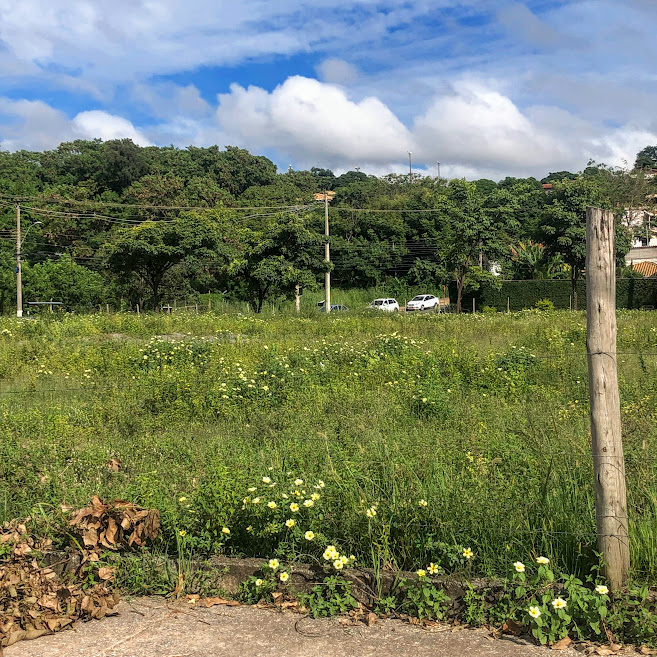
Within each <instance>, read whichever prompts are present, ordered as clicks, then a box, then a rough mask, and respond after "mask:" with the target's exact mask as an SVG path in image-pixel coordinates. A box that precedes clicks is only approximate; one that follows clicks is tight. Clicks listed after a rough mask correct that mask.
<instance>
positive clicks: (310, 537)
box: [303, 530, 315, 541]
mask: <svg viewBox="0 0 657 657" xmlns="http://www.w3.org/2000/svg"><path fill="white" fill-rule="evenodd" d="M303 537H304V538H305V539H306V540H307V541H312V540H313V538H315V532H311V531H310V530H308V531H307V532H306V533H305V534H304V535H303Z"/></svg>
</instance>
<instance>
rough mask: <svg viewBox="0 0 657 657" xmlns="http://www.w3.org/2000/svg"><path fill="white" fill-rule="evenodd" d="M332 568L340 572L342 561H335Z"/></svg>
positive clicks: (342, 566)
mask: <svg viewBox="0 0 657 657" xmlns="http://www.w3.org/2000/svg"><path fill="white" fill-rule="evenodd" d="M333 568H335V569H336V570H342V569H343V568H344V564H343V563H342V561H340V559H336V560H335V561H334V562H333Z"/></svg>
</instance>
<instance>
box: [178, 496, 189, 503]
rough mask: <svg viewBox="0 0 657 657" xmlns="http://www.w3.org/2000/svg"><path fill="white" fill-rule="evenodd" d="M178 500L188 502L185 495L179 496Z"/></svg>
mask: <svg viewBox="0 0 657 657" xmlns="http://www.w3.org/2000/svg"><path fill="white" fill-rule="evenodd" d="M178 501H179V502H186V501H187V498H186V497H185V496H184V495H183V496H182V497H179V498H178Z"/></svg>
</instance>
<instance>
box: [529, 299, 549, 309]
mask: <svg viewBox="0 0 657 657" xmlns="http://www.w3.org/2000/svg"><path fill="white" fill-rule="evenodd" d="M534 308H536V309H537V310H554V304H553V303H552V301H550V299H539V300H538V301H537V302H536V303H535V304H534Z"/></svg>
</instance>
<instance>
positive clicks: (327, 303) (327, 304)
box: [324, 190, 331, 313]
mask: <svg viewBox="0 0 657 657" xmlns="http://www.w3.org/2000/svg"><path fill="white" fill-rule="evenodd" d="M324 235H325V236H326V244H325V245H324V260H326V266H327V267H328V265H329V263H330V262H331V250H330V248H329V213H328V191H326V190H325V191H324ZM324 310H326V312H327V313H330V312H331V272H330V271H329V270H328V269H327V270H326V273H325V274H324Z"/></svg>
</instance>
